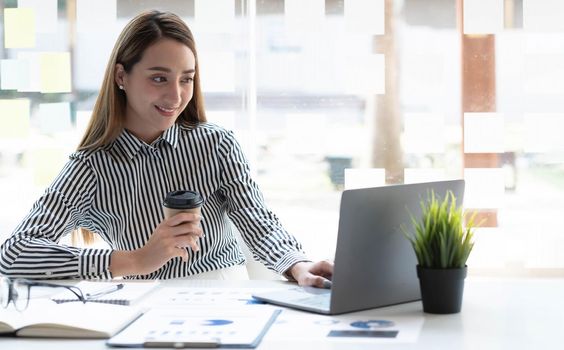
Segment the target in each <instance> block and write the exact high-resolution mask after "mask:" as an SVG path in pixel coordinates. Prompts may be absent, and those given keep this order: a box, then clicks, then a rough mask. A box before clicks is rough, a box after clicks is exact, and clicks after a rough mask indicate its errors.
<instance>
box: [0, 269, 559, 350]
mask: <svg viewBox="0 0 564 350" xmlns="http://www.w3.org/2000/svg"><path fill="white" fill-rule="evenodd" d="M282 283H283V282H279V281H182V280H174V281H166V282H163V285H165V286H167V285H171V286H194V287H225V288H230V287H233V288H241V287H245V288H247V287H248V288H264V287H272V286H280V285H281V284H282ZM0 312H1V310H0ZM349 315H350V314H349ZM354 315H358V316H359V318H370V319H372V318H379V319H382V318H386V317H394V316H396V317H397V316H413V317H422V318H423V320H424V323H423V326H422V329H421V333H420V334H419V338H418V340H417V342H416V343H405V344H370V343H367V342H363V343H359V342H355V341H351V342H347V341H346V340H343V339H342V338H341V339H339V340H337V341H335V340H331V339H329V338H326V337H324V338H320V339H293V338H292V336H291V334H288V337H287V339H286V340H282V341H281V340H275V339H274V340H273V339H269V336H268V334H267V335H266V337H265V338H264V339H263V341H262V343H261V345H260V347H259V349H284V350H286V349H292V350H297V349H315V350H322V349H347V350H354V349H374V348H377V349H433V350H435V349H480V350H482V349H511V350H515V349H563V348H564V279H552V280H550V279H477V278H474V279H471V278H468V279H467V280H466V287H465V294H464V304H463V307H462V312H461V313H460V314H455V315H430V314H423V313H422V308H421V303H420V302H415V303H409V304H403V305H397V306H393V307H387V308H380V309H373V310H368V311H363V312H359V313H355V314H354ZM332 317H337V318H338V317H339V316H332ZM273 327H276V325H273ZM105 348H106V347H105V344H104V341H100V340H44V339H40V340H35V339H24V338H19V339H16V338H0V349H1V350H9V349H10V350H11V349H26V350H27V349H30V350H33V349H38V350H45V349H62V350H67V349H68V350H71V349H72V350H89V349H105Z"/></svg>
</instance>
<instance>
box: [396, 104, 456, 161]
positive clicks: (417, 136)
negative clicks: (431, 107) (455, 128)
mask: <svg viewBox="0 0 564 350" xmlns="http://www.w3.org/2000/svg"><path fill="white" fill-rule="evenodd" d="M402 143H403V149H404V151H405V152H406V153H444V152H445V145H446V142H445V120H444V116H443V115H440V114H438V115H435V114H431V113H406V115H405V119H404V133H403V136H402Z"/></svg>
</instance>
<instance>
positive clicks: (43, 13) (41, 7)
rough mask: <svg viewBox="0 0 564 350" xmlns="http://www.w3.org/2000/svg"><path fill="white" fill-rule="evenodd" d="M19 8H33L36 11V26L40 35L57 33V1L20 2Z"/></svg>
mask: <svg viewBox="0 0 564 350" xmlns="http://www.w3.org/2000/svg"><path fill="white" fill-rule="evenodd" d="M18 8H31V9H33V10H34V11H35V13H36V14H40V15H38V16H35V25H36V30H37V32H38V33H54V32H56V31H57V0H18Z"/></svg>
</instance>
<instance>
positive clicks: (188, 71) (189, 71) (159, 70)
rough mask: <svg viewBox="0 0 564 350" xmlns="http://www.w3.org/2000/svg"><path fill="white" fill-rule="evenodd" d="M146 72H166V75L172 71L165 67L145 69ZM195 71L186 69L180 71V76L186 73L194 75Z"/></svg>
mask: <svg viewBox="0 0 564 350" xmlns="http://www.w3.org/2000/svg"><path fill="white" fill-rule="evenodd" d="M147 70H154V71H158V72H166V73H170V72H172V70H171V69H170V68H166V67H158V66H156V67H151V68H147ZM195 71H196V70H195V69H187V70H185V71H182V74H187V73H194V72H195Z"/></svg>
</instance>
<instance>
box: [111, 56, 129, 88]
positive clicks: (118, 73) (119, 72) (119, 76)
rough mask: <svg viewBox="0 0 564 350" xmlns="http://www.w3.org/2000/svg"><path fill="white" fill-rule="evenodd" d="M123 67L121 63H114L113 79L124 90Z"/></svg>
mask: <svg viewBox="0 0 564 350" xmlns="http://www.w3.org/2000/svg"><path fill="white" fill-rule="evenodd" d="M125 74H126V73H125V69H124V68H123V65H122V64H121V63H118V64H116V67H115V71H114V79H115V82H116V84H117V86H118V87H119V89H120V90H125Z"/></svg>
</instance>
